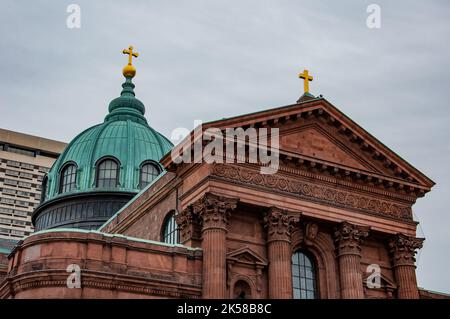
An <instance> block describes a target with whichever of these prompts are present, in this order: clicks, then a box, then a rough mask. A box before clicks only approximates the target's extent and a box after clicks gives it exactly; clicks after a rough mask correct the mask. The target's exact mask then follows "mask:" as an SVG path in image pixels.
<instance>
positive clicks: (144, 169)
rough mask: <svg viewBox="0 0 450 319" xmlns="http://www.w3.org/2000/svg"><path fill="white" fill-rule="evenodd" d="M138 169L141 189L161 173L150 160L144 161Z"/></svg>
mask: <svg viewBox="0 0 450 319" xmlns="http://www.w3.org/2000/svg"><path fill="white" fill-rule="evenodd" d="M140 171H141V173H140V179H139V187H140V188H141V189H142V188H144V187H145V186H147V185H148V184H150V183H151V182H152V181H153V180H154V179H155V178H156V177H158V175H159V174H160V173H161V170H160V169H159V167H158V166H157V165H156V164H155V163H151V162H144V163H143V164H142V165H141V170H140Z"/></svg>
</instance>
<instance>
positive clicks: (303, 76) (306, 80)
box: [298, 69, 313, 93]
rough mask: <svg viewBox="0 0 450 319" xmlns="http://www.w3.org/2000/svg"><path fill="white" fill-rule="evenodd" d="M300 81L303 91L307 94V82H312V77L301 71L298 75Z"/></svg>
mask: <svg viewBox="0 0 450 319" xmlns="http://www.w3.org/2000/svg"><path fill="white" fill-rule="evenodd" d="M298 77H299V78H300V79H303V89H304V91H305V93H309V81H312V80H313V77H312V76H311V75H309V73H308V70H306V69H305V70H303V72H302V73H300V74H299V75H298Z"/></svg>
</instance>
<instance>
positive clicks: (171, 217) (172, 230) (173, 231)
mask: <svg viewBox="0 0 450 319" xmlns="http://www.w3.org/2000/svg"><path fill="white" fill-rule="evenodd" d="M161 237H162V242H164V243H166V244H178V243H179V242H180V236H179V234H178V225H177V222H176V221H175V211H171V212H170V213H169V214H168V215H167V217H166V219H165V221H164V224H163V227H162V236H161Z"/></svg>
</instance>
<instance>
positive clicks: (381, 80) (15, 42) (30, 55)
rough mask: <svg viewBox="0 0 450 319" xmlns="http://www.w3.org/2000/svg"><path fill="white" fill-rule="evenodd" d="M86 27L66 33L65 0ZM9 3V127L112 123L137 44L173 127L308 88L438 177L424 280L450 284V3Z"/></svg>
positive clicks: (5, 6)
mask: <svg viewBox="0 0 450 319" xmlns="http://www.w3.org/2000/svg"><path fill="white" fill-rule="evenodd" d="M72 2H76V3H78V4H79V5H80V6H81V9H82V27H81V29H79V30H76V29H75V30H70V29H67V28H66V24H65V21H66V17H67V13H66V6H67V5H68V4H70V3H72ZM374 2H376V3H378V4H379V5H380V6H381V9H382V28H381V29H379V30H370V29H368V28H367V27H366V24H365V20H366V17H367V13H366V7H367V5H368V4H370V3H372V1H358V2H356V1H349V0H348V1H339V2H337V1H322V2H321V3H317V1H298V0H292V1H287V0H286V1H276V2H275V1H261V0H258V1H256V0H254V1H241V2H239V5H237V4H233V5H231V4H230V2H229V1H200V0H189V1H187V0H185V1H135V2H133V3H130V2H123V1H108V2H106V1H70V2H69V1H33V2H25V1H3V2H2V12H1V15H2V19H1V20H0V30H2V31H1V37H0V47H1V48H2V50H1V51H0V52H1V53H0V55H1V56H0V66H1V70H2V73H3V74H2V77H1V79H0V87H1V92H2V94H1V95H0V127H3V128H8V129H12V130H18V131H23V132H26V133H31V134H37V135H41V136H45V137H49V138H54V139H58V140H63V141H69V140H71V139H72V138H73V137H74V136H75V135H76V134H77V133H78V132H80V131H81V130H83V129H84V128H86V127H88V126H90V125H93V124H96V123H98V122H101V121H102V120H103V118H104V116H105V114H106V112H107V106H108V103H109V101H110V100H111V99H113V98H114V97H116V96H117V95H118V94H119V93H120V84H121V83H122V76H121V68H122V67H123V65H124V64H125V63H126V58H125V57H124V56H122V54H121V50H122V49H123V48H125V47H126V46H128V45H129V44H133V45H134V46H135V47H136V49H137V50H138V52H139V53H140V54H141V55H140V57H139V58H138V60H137V61H136V66H137V69H138V74H137V76H136V80H135V83H136V93H137V96H138V97H139V99H141V100H142V101H143V102H144V103H145V104H146V107H147V118H148V119H149V122H150V124H151V125H152V126H153V127H154V128H155V129H157V130H159V131H161V132H162V133H164V134H165V135H166V136H170V132H171V131H172V129H173V128H175V127H188V128H191V127H192V123H193V120H194V119H201V120H203V121H208V120H213V119H217V118H222V117H227V116H233V115H237V114H242V113H247V112H253V111H257V110H261V109H266V108H271V107H276V106H281V105H287V104H290V103H292V102H294V101H296V99H297V98H298V96H299V95H300V94H301V82H300V81H299V80H298V79H297V77H296V76H297V73H298V71H300V70H301V69H302V68H303V67H304V66H307V67H308V68H309V69H310V71H311V73H312V74H313V75H314V76H315V81H314V82H313V83H312V85H311V88H312V91H313V93H315V94H319V93H321V94H324V96H325V97H327V98H328V99H329V100H330V101H331V102H332V103H334V104H335V105H336V106H337V107H339V108H340V109H341V110H342V111H343V112H344V113H346V114H347V115H349V116H350V117H352V118H353V119H354V120H355V121H356V122H357V123H359V124H360V125H361V126H363V127H364V128H366V129H367V130H368V131H369V132H371V133H372V134H373V135H375V136H376V137H377V138H379V139H380V140H381V141H383V142H384V143H385V144H386V145H388V146H389V147H391V148H392V149H393V150H395V151H396V152H398V153H399V154H400V155H401V156H403V157H404V158H406V159H408V160H409V161H410V162H411V163H412V164H413V165H415V166H416V167H417V168H418V169H420V170H422V171H423V172H424V173H425V174H427V175H428V176H430V177H431V178H432V179H434V180H435V181H436V182H437V186H436V187H435V188H434V189H433V191H432V192H431V193H430V194H428V195H427V196H426V197H425V198H423V199H420V200H419V201H418V203H417V204H416V206H415V210H414V212H415V215H416V219H417V220H418V221H420V222H421V227H422V228H421V229H419V234H420V232H421V231H423V235H424V236H425V237H426V238H427V240H426V243H425V247H424V249H423V250H422V251H421V253H420V256H419V258H418V279H419V284H420V285H421V286H423V287H426V288H428V289H434V290H438V291H444V292H450V288H449V287H450V275H449V274H447V268H448V267H447V265H448V263H449V262H450V256H449V255H448V254H447V251H448V246H449V241H450V233H449V232H448V225H449V222H450V215H449V213H448V207H449V204H450V202H449V197H448V194H449V193H450V173H449V170H448V168H447V164H448V163H449V162H450V146H449V145H450V144H449V143H448V137H449V133H450V130H449V128H448V125H447V123H449V120H450V111H449V105H448V101H449V100H450V91H449V90H448V87H449V86H450V75H449V63H448V57H449V56H450V43H449V41H448V39H449V34H450V32H449V31H450V22H449V20H448V16H449V13H450V4H449V3H448V1H426V2H424V1H418V0H416V1H395V3H394V1H374Z"/></svg>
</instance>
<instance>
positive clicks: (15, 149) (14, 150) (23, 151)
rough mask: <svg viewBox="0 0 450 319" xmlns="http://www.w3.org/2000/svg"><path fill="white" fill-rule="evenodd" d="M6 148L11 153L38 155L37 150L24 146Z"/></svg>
mask: <svg viewBox="0 0 450 319" xmlns="http://www.w3.org/2000/svg"><path fill="white" fill-rule="evenodd" d="M6 150H7V151H8V152H11V153H17V154H22V155H27V156H32V157H35V156H36V152H34V151H31V150H27V149H24V148H19V147H13V146H8V148H7V149H6Z"/></svg>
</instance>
